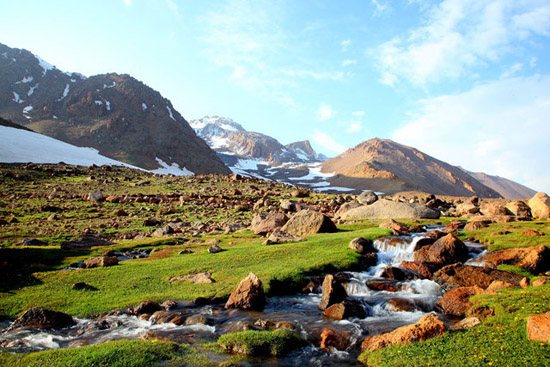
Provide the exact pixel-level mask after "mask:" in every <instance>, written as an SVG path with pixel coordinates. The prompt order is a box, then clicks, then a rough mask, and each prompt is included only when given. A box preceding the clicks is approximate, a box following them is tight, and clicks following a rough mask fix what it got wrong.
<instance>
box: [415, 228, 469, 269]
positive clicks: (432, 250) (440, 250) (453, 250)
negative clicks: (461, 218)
mask: <svg viewBox="0 0 550 367" xmlns="http://www.w3.org/2000/svg"><path fill="white" fill-rule="evenodd" d="M468 256H469V255H468V248H467V247H466V245H465V244H464V243H463V242H462V241H461V240H459V239H458V238H456V237H455V236H453V235H452V234H448V235H446V236H445V237H441V238H440V239H438V240H437V241H435V242H434V243H433V245H430V246H424V247H422V248H421V249H420V250H418V251H417V252H416V253H415V254H414V261H416V262H425V263H435V264H441V265H447V264H454V263H457V262H466V260H468Z"/></svg>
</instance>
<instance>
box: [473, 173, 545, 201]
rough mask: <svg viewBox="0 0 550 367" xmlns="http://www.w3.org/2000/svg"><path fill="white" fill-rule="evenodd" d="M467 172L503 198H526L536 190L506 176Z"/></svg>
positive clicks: (531, 195)
mask: <svg viewBox="0 0 550 367" xmlns="http://www.w3.org/2000/svg"><path fill="white" fill-rule="evenodd" d="M468 174H469V175H470V176H472V177H473V178H475V179H476V180H478V181H479V182H481V183H482V184H484V185H485V186H487V187H490V188H491V189H493V190H495V191H496V192H498V193H499V194H500V195H502V197H504V198H505V199H526V198H531V197H533V196H534V195H535V194H536V193H537V192H536V191H535V190H533V189H530V188H528V187H527V186H524V185H522V184H519V183H517V182H514V181H512V180H508V179H507V178H503V177H499V176H492V175H488V174H486V173H483V172H469V171H468Z"/></svg>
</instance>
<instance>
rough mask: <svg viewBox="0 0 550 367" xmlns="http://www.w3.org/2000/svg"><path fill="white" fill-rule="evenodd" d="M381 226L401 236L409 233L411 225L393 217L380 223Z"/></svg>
mask: <svg viewBox="0 0 550 367" xmlns="http://www.w3.org/2000/svg"><path fill="white" fill-rule="evenodd" d="M379 227H380V228H385V229H390V230H392V232H393V234H394V235H395V236H401V235H403V234H406V233H409V227H407V225H406V224H403V223H399V222H397V221H395V220H393V219H386V220H385V221H383V222H382V223H381V224H380V226H379Z"/></svg>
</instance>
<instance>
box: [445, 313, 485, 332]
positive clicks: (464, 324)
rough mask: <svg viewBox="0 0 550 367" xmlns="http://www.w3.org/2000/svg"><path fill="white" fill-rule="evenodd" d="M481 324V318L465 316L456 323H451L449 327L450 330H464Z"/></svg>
mask: <svg viewBox="0 0 550 367" xmlns="http://www.w3.org/2000/svg"><path fill="white" fill-rule="evenodd" d="M479 324H481V320H480V319H478V318H477V317H473V316H470V317H466V318H465V319H462V320H460V321H459V322H457V323H456V324H454V325H452V326H451V327H450V328H449V329H450V330H466V329H471V328H473V327H476V326H477V325H479Z"/></svg>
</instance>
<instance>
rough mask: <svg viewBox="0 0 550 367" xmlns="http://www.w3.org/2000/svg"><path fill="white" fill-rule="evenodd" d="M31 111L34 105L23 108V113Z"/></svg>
mask: <svg viewBox="0 0 550 367" xmlns="http://www.w3.org/2000/svg"><path fill="white" fill-rule="evenodd" d="M31 111H32V106H27V107H25V108H23V113H24V114H28V113H29V112H31Z"/></svg>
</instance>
